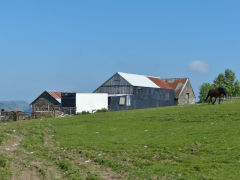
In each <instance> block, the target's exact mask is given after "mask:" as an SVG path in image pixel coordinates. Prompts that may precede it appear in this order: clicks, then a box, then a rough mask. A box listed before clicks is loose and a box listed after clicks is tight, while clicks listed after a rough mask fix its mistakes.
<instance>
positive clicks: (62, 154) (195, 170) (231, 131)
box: [0, 101, 240, 179]
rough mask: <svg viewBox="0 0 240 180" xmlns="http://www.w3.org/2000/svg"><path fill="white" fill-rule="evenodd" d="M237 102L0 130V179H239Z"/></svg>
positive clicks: (239, 118) (28, 123) (239, 116)
mask: <svg viewBox="0 0 240 180" xmlns="http://www.w3.org/2000/svg"><path fill="white" fill-rule="evenodd" d="M239 107H240V102H239V101H236V102H232V103H230V102H229V103H224V104H222V105H215V106H212V105H206V104H203V105H190V106H184V107H182V106H181V107H166V108H153V109H144V110H135V111H122V112H107V113H97V114H92V115H77V116H72V117H65V118H58V119H44V120H31V121H22V122H11V123H4V124H0V131H1V135H0V142H1V145H0V177H2V179H4V178H7V177H10V176H12V177H13V179H17V177H20V178H21V179H239V177H240V166H239V163H240V145H239V142H240V109H239Z"/></svg>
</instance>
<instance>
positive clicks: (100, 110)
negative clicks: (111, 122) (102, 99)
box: [96, 108, 108, 113]
mask: <svg viewBox="0 0 240 180" xmlns="http://www.w3.org/2000/svg"><path fill="white" fill-rule="evenodd" d="M100 112H108V109H106V108H103V109H99V110H97V111H96V113H100Z"/></svg>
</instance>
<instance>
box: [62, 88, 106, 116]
mask: <svg viewBox="0 0 240 180" xmlns="http://www.w3.org/2000/svg"><path fill="white" fill-rule="evenodd" d="M61 106H62V111H64V113H66V114H77V113H82V112H83V111H85V112H90V113H92V112H95V111H97V110H102V109H106V110H107V109H108V94H106V93H62V100H61ZM72 109H75V112H70V111H69V110H72Z"/></svg>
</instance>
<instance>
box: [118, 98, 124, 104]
mask: <svg viewBox="0 0 240 180" xmlns="http://www.w3.org/2000/svg"><path fill="white" fill-rule="evenodd" d="M119 105H125V97H120V100H119Z"/></svg>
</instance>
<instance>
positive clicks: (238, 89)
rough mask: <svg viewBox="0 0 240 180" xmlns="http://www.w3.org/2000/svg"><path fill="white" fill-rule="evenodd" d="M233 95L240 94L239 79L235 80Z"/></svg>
mask: <svg viewBox="0 0 240 180" xmlns="http://www.w3.org/2000/svg"><path fill="white" fill-rule="evenodd" d="M233 96H240V82H239V81H238V80H236V81H235V82H234V92H233Z"/></svg>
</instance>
